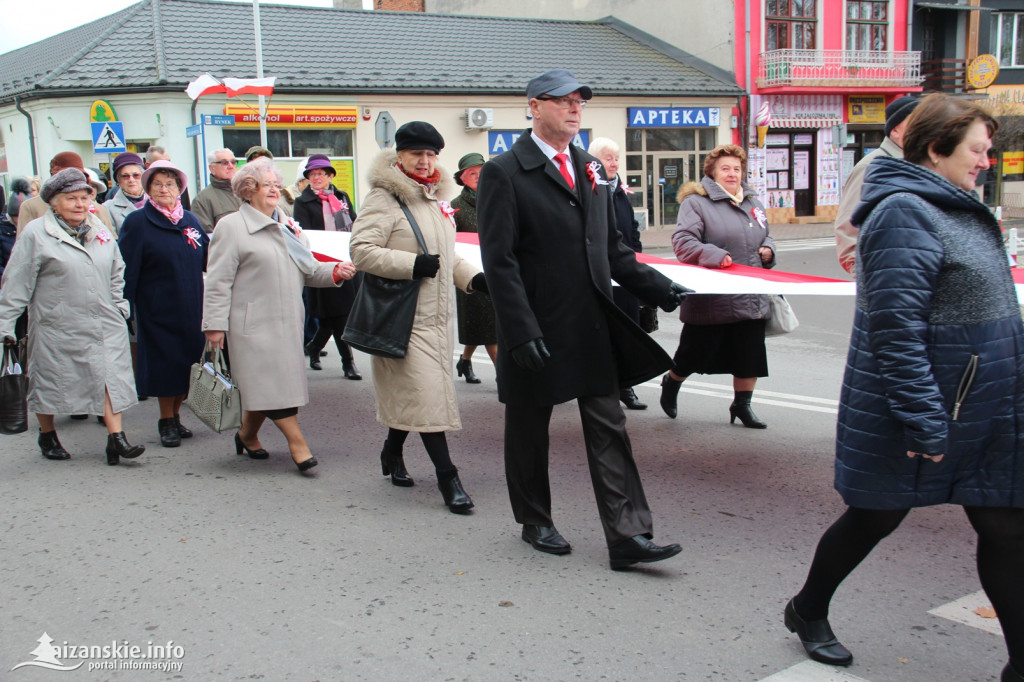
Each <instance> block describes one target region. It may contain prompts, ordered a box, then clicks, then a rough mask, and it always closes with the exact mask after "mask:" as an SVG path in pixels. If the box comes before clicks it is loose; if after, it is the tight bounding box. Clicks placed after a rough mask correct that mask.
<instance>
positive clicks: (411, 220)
mask: <svg viewBox="0 0 1024 682" xmlns="http://www.w3.org/2000/svg"><path fill="white" fill-rule="evenodd" d="M395 200H396V201H398V205H399V206H401V207H402V213H404V214H405V217H406V219H407V220H408V221H409V226H410V227H411V228H412V231H413V234H415V235H416V241H418V242H419V244H420V248H421V249H423V253H425V254H426V253H430V252H429V251H427V243H426V242H425V241H423V233H422V232H420V226H419V225H417V224H416V219H415V218H413V217H412V211H410V210H409V207H408V206H406V205H405V202H404V201H402V200H401V199H399V198H398V197H395Z"/></svg>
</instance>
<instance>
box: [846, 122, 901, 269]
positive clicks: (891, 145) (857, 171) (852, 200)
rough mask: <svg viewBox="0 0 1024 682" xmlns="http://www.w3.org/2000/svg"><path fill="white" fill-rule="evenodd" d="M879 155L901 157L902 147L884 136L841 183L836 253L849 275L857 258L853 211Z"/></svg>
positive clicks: (856, 230)
mask: <svg viewBox="0 0 1024 682" xmlns="http://www.w3.org/2000/svg"><path fill="white" fill-rule="evenodd" d="M880 156H890V157H892V158H894V159H902V158H903V148H902V147H900V146H899V145H898V144H896V143H895V142H893V141H892V140H891V139H890V138H888V137H886V138H885V139H883V140H882V144H881V146H880V147H879V148H878V149H876V150H875V151H873V152H871V153H870V154H868V155H866V156H865V157H864V158H862V159H861V160H860V161H858V162H857V165H856V166H854V167H853V170H852V171H850V175H849V176H848V177H847V178H846V184H845V185H843V198H842V199H841V200H840V201H839V213H837V214H836V220H835V231H836V253H837V254H838V255H839V264H840V265H841V266H843V270H846V271H847V272H848V273H850V274H851V275H852V274H854V270H855V269H856V260H857V258H856V257H857V232H858V231H859V230H858V229H857V226H856V225H854V224H853V221H852V220H851V218H853V211H854V209H855V208H857V204H859V203H860V195H861V191H862V188H863V187H864V174H865V173H867V170H868V166H870V165H871V162H872V161H874V160H875V159H877V158H878V157H880Z"/></svg>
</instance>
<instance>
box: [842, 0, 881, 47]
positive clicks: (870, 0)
mask: <svg viewBox="0 0 1024 682" xmlns="http://www.w3.org/2000/svg"><path fill="white" fill-rule="evenodd" d="M889 14H890V12H889V0H847V2H846V49H847V50H853V51H857V52H884V51H885V50H886V49H887V48H888V46H889Z"/></svg>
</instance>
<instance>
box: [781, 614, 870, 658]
mask: <svg viewBox="0 0 1024 682" xmlns="http://www.w3.org/2000/svg"><path fill="white" fill-rule="evenodd" d="M783 622H784V623H785V624H786V629H787V630H789V631H790V632H795V633H796V636H797V637H799V638H800V643H801V644H803V645H804V651H806V652H807V655H808V656H810V657H811V658H812V659H813V660H815V661H817V662H818V663H825V664H826V665H843V666H846V665H850V664H851V663H853V654H851V653H850V651H849V649H847V648H846V647H845V646H843V645H842V644H840V643H839V640H838V639H836V636H835V634H833V632H832V628H831V627H830V626H829V624H828V619H827V618H822V619H821V620H804V619H803V618H801V617H800V614H799V613H797V612H796V607H795V606H793V600H792V599H790V600H789V603H788V604H786V610H785V612H784V614H783Z"/></svg>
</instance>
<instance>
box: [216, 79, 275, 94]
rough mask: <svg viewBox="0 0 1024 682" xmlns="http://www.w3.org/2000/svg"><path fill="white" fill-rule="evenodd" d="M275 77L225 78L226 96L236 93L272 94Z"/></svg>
mask: <svg viewBox="0 0 1024 682" xmlns="http://www.w3.org/2000/svg"><path fill="white" fill-rule="evenodd" d="M276 80H277V78H275V77H273V76H271V77H269V78H225V79H224V85H225V87H226V88H227V93H228V97H237V96H238V95H273V94H274V81H276Z"/></svg>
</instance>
